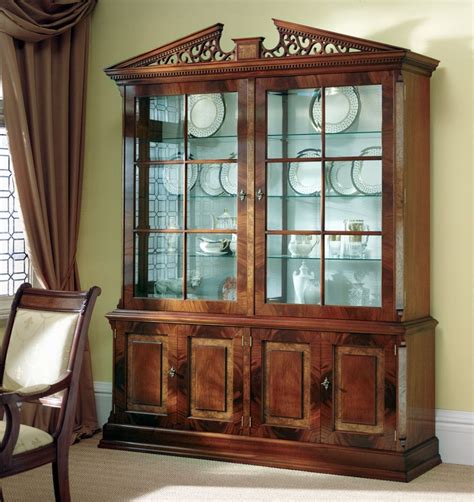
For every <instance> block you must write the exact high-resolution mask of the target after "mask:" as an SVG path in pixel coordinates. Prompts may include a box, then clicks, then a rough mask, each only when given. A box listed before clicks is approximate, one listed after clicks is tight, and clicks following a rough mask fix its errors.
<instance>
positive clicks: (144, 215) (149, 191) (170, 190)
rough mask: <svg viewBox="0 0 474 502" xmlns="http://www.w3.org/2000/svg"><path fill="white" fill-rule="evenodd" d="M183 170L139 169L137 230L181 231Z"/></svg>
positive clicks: (174, 166)
mask: <svg viewBox="0 0 474 502" xmlns="http://www.w3.org/2000/svg"><path fill="white" fill-rule="evenodd" d="M183 169H184V166H183V165H182V164H159V165H154V166H147V165H145V166H138V167H137V168H136V178H135V190H136V195H135V226H136V228H140V229H151V230H155V229H160V230H161V229H167V230H170V229H179V228H181V227H182V221H183V195H182V194H183V186H184V175H183Z"/></svg>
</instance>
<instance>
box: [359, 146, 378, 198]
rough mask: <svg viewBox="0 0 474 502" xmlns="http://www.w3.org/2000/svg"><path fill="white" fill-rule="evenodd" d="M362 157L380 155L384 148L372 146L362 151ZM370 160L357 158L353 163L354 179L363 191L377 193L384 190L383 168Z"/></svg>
mask: <svg viewBox="0 0 474 502" xmlns="http://www.w3.org/2000/svg"><path fill="white" fill-rule="evenodd" d="M360 155H361V157H380V156H381V155H382V149H381V148H380V147H379V146H370V147H368V148H364V150H362V152H360ZM379 167H380V166H375V165H374V164H373V163H371V162H370V161H366V160H365V161H364V160H355V161H354V162H353V163H352V181H353V183H354V186H355V187H356V188H357V190H359V192H361V193H365V194H367V195H376V194H379V193H381V192H382V169H381V168H379Z"/></svg>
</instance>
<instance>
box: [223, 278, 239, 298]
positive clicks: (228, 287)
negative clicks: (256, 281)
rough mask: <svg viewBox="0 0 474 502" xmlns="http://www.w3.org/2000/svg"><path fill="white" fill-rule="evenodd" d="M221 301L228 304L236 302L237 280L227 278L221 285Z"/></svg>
mask: <svg viewBox="0 0 474 502" xmlns="http://www.w3.org/2000/svg"><path fill="white" fill-rule="evenodd" d="M221 291H222V299H223V300H226V301H228V302H235V301H237V279H236V278H235V277H227V278H226V279H225V280H224V283H223V285H222V289H221Z"/></svg>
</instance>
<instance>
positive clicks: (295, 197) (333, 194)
mask: <svg viewBox="0 0 474 502" xmlns="http://www.w3.org/2000/svg"><path fill="white" fill-rule="evenodd" d="M315 197H316V198H320V197H321V194H314V195H267V199H314V198H315ZM325 197H326V199H328V198H333V197H334V198H344V199H354V198H356V199H366V198H368V199H370V198H372V199H373V198H377V197H378V198H381V197H382V194H381V193H377V194H365V193H358V194H354V195H341V194H338V193H331V194H326V195H325Z"/></svg>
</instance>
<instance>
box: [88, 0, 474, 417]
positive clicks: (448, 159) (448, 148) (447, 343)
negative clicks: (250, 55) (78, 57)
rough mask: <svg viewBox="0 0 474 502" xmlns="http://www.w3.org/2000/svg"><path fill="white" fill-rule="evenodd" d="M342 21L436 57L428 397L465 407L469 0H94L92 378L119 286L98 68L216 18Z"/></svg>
mask: <svg viewBox="0 0 474 502" xmlns="http://www.w3.org/2000/svg"><path fill="white" fill-rule="evenodd" d="M272 17H274V18H279V19H285V20H288V21H294V22H297V23H302V24H307V25H310V26H316V27H319V28H323V29H327V30H331V31H336V32H341V33H346V34H350V35H354V36H359V37H363V38H369V39H373V40H376V41H380V42H386V43H388V44H393V45H397V46H402V47H408V48H410V49H412V50H413V51H415V52H420V53H422V54H426V55H428V56H432V57H434V58H436V59H440V60H441V65H440V67H439V69H438V70H437V71H436V72H435V74H434V75H433V78H432V97H431V105H432V115H431V133H432V136H431V152H432V180H431V193H432V241H431V253H432V264H431V266H432V275H431V277H432V314H433V316H434V317H435V318H437V319H438V321H439V327H438V329H437V353H436V358H437V391H436V392H437V404H436V405H437V407H438V408H444V409H453V410H464V411H474V399H473V397H474V396H473V379H474V375H473V350H472V326H473V320H474V317H473V312H472V310H473V284H474V282H473V270H472V263H473V258H472V257H473V249H472V233H473V222H472V216H473V213H474V206H473V204H472V192H473V185H472V168H473V165H472V138H473V131H472V110H473V98H472V89H473V86H472V75H473V73H472V69H473V68H472V66H473V65H472V5H471V2H470V1H464V2H455V1H444V2H442V1H433V0H432V1H418V2H417V1H410V2H404V1H396V0H391V1H382V0H379V1H367V0H352V1H348V0H344V1H334V0H333V1H331V2H319V1H315V0H307V1H289V0H286V1H285V2H279V1H275V0H272V1H266V0H253V1H244V0H219V1H209V0H207V1H206V0H203V1H198V0H196V1H192V0H188V1H182V0H174V1H173V2H168V1H161V0H134V1H130V0H128V1H127V0H100V1H99V2H98V5H97V8H96V10H95V12H94V14H93V19H92V33H91V51H90V68H89V82H88V105H87V130H86V133H87V137H86V166H85V179H84V194H83V210H82V220H81V229H80V239H79V255H78V256H79V266H80V274H81V280H82V285H83V286H84V287H86V286H90V285H92V284H98V285H100V286H101V287H102V290H103V293H102V296H101V297H100V298H99V301H98V304H97V308H96V311H95V314H94V318H93V321H92V325H91V330H90V338H91V346H92V357H93V368H94V379H95V380H99V381H111V379H112V336H111V331H110V328H109V326H108V323H107V322H106V320H105V318H104V314H105V313H106V312H108V311H110V310H112V309H113V308H114V307H115V306H116V305H117V302H118V300H119V296H120V287H121V232H122V223H121V221H122V220H121V218H122V216H121V203H122V193H121V161H122V159H121V134H122V125H121V124H122V123H121V120H122V117H121V98H120V95H119V92H118V89H117V87H116V86H115V84H114V83H113V82H112V81H111V80H110V79H109V78H108V77H107V76H106V75H105V74H104V73H103V68H104V67H107V66H110V65H113V64H115V63H117V62H119V61H122V60H124V59H126V58H128V57H130V56H134V55H137V54H140V53H142V52H145V51H148V50H150V49H153V48H155V47H158V46H160V45H162V44H165V43H167V42H170V41H173V40H175V39H176V38H179V37H182V36H184V35H187V34H189V33H191V32H193V31H196V30H199V29H201V28H204V27H207V26H209V25H212V24H214V23H216V22H222V23H224V25H225V28H224V36H223V44H222V45H223V48H224V49H227V50H228V49H229V48H231V47H232V42H231V38H235V37H248V36H260V35H262V36H265V37H266V44H267V46H269V47H270V46H273V45H274V44H275V43H276V40H277V35H276V30H275V28H274V27H273V23H272V21H271V18H272Z"/></svg>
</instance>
